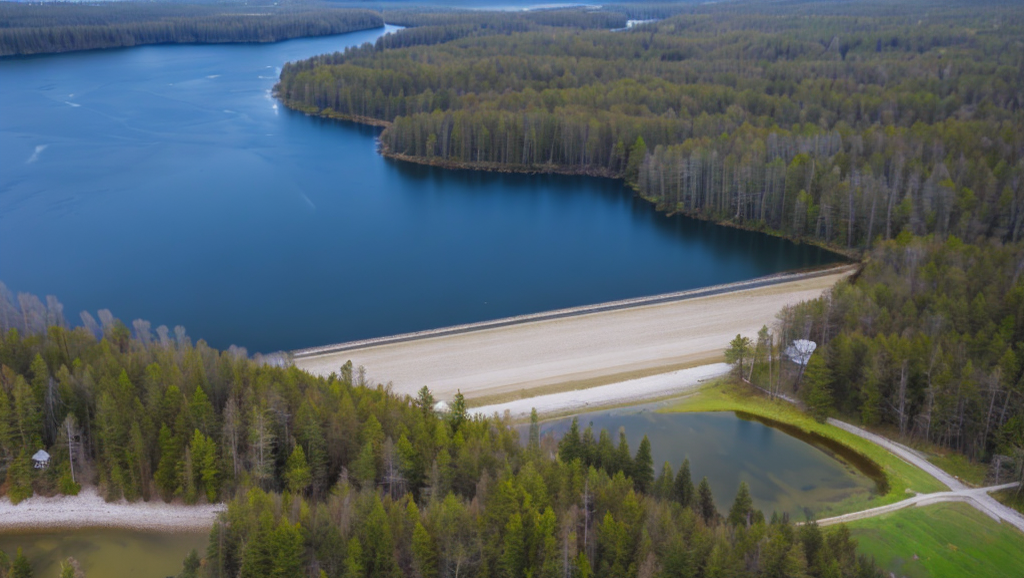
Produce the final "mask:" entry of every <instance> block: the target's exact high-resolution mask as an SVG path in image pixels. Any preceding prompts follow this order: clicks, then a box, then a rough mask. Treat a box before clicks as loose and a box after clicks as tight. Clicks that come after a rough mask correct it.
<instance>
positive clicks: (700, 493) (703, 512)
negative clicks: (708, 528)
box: [697, 477, 718, 525]
mask: <svg viewBox="0 0 1024 578" xmlns="http://www.w3.org/2000/svg"><path fill="white" fill-rule="evenodd" d="M697 513H698V514H700V517H701V519H703V520H704V523H705V524H708V525H710V524H711V523H713V522H714V521H715V519H716V518H718V509H717V508H715V497H714V495H712V493H711V484H709V483H708V479H707V477H704V478H703V479H702V480H701V481H700V484H698V485H697Z"/></svg>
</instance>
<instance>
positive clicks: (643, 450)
mask: <svg viewBox="0 0 1024 578" xmlns="http://www.w3.org/2000/svg"><path fill="white" fill-rule="evenodd" d="M653 483H654V458H653V457H652V456H651V442H650V440H648V439H647V436H644V439H642V440H640V447H639V448H637V450H636V458H635V459H634V460H633V484H634V485H636V488H637V491H639V492H642V493H645V494H646V493H647V492H649V491H650V489H651V484H653Z"/></svg>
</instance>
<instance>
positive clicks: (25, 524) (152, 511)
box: [0, 488, 224, 533]
mask: <svg viewBox="0 0 1024 578" xmlns="http://www.w3.org/2000/svg"><path fill="white" fill-rule="evenodd" d="M223 510H224V505H223V504H204V505H196V506H187V505H184V504H173V503H172V504H167V503H164V502H163V501H160V500H156V501H152V502H131V503H130V502H126V501H124V500H122V501H119V502H107V501H105V500H104V499H103V498H102V497H101V496H100V495H99V494H98V493H97V492H96V489H95V488H83V489H82V491H81V492H80V493H79V494H78V495H77V496H54V497H50V498H47V497H44V496H33V497H31V498H29V499H27V500H23V501H22V502H20V503H18V504H16V505H15V504H12V503H11V501H10V500H9V499H8V498H6V497H4V498H2V499H0V533H11V532H20V531H29V530H71V529H80V528H121V529H125V530H133V531H139V532H199V531H205V530H209V529H210V527H211V526H213V522H214V520H216V518H217V514H218V513H220V512H222V511H223Z"/></svg>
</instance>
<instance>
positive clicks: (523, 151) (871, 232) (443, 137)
mask: <svg viewBox="0 0 1024 578" xmlns="http://www.w3.org/2000/svg"><path fill="white" fill-rule="evenodd" d="M685 8H686V11H683V12H682V13H677V14H675V15H672V16H670V17H668V18H665V19H663V20H660V21H658V22H655V23H651V24H647V25H645V26H641V27H639V28H636V29H631V30H629V31H622V32H612V31H604V30H588V29H586V27H585V26H584V25H577V26H575V27H571V26H570V27H560V28H553V27H550V26H540V27H538V26H539V25H537V24H531V25H530V26H529V27H527V26H519V28H528V29H526V30H519V29H518V28H516V29H514V30H513V29H511V28H507V29H503V28H502V27H503V26H506V27H511V26H512V24H513V23H514V22H516V20H514V19H513V17H512V16H504V15H501V14H490V15H486V16H484V15H480V16H475V17H474V18H476V19H477V22H476V23H474V24H473V25H471V26H464V27H459V26H457V25H452V26H449V27H444V26H440V25H434V24H430V25H427V26H426V27H425V28H423V29H422V30H420V29H418V28H410V29H406V30H403V31H400V32H399V33H397V34H392V35H389V36H388V37H386V39H382V40H380V41H378V43H377V44H376V45H369V44H368V45H365V46H363V47H359V48H353V49H350V50H347V51H346V52H344V53H336V54H333V55H324V56H320V57H316V58H313V59H309V60H306V61H302V62H297V63H289V64H288V65H287V66H286V67H285V68H284V70H283V72H282V75H281V80H280V83H279V85H278V87H277V92H278V94H279V96H280V97H281V98H282V100H283V101H284V102H285V103H286V104H287V105H289V106H291V107H293V108H297V109H300V110H303V111H306V112H311V113H322V114H326V115H328V116H342V117H350V118H356V119H359V118H371V119H375V120H378V121H385V122H388V123H391V125H390V127H389V128H388V129H387V130H386V131H385V132H384V133H383V134H382V135H381V137H380V138H381V143H382V145H383V146H384V148H385V150H386V152H388V153H390V154H395V155H400V156H402V157H403V158H412V159H414V160H419V161H421V162H428V163H434V164H441V165H450V166H468V167H477V168H492V169H500V170H507V169H513V170H540V171H544V170H558V171H562V172H566V171H568V172H578V173H583V174H595V175H605V176H614V177H620V178H623V179H625V181H626V182H627V183H629V184H630V185H631V186H633V187H634V188H636V190H638V191H639V193H640V194H642V195H643V196H645V197H647V198H648V199H650V200H652V201H654V202H655V203H657V204H658V205H659V207H661V208H662V209H664V210H666V211H670V212H682V213H686V214H690V215H694V216H699V217H702V218H709V219H713V220H716V221H724V222H732V223H736V224H739V225H742V226H744V227H750V228H755V229H762V230H766V231H771V232H776V233H779V234H783V235H787V236H791V237H795V238H805V239H813V240H815V241H819V242H823V243H826V244H829V245H831V246H835V247H842V248H847V249H851V250H856V251H860V250H867V249H869V248H870V247H871V245H872V243H874V242H875V240H876V239H877V238H882V239H892V238H894V237H895V236H896V235H897V234H898V233H899V232H900V231H902V230H904V229H908V230H910V231H911V232H913V233H914V234H916V235H926V234H929V233H936V234H938V235H940V236H941V235H947V234H955V235H957V236H959V237H960V238H962V239H964V240H966V241H968V242H973V241H976V240H978V239H984V238H996V239H1000V240H1005V241H1009V242H1013V241H1016V240H1018V239H1020V238H1021V234H1022V227H1024V185H1022V183H1024V159H1022V155H1021V152H1022V151H1024V140H1022V139H1024V120H1022V104H1024V102H1022V100H1021V94H1024V92H1022V90H1021V89H1022V85H1024V78H1022V73H1021V70H1024V60H1022V59H1024V56H1022V53H1021V52H1020V51H1019V50H1017V49H1015V48H1014V47H1015V46H1016V45H1015V43H1016V42H1017V40H1016V39H1017V38H1018V37H1019V36H1021V34H1022V33H1024V26H1022V24H1024V21H1022V17H1021V13H1020V12H1019V11H1017V10H1014V9H1012V7H1008V6H1004V5H1000V4H997V3H983V4H981V5H978V6H970V7H965V6H963V5H956V4H946V3H936V4H933V3H927V2H916V3H909V4H908V5H906V6H904V5H903V4H901V5H900V6H897V7H891V6H889V5H887V4H886V5H885V6H882V5H875V4H871V3H868V4H864V3H859V4H856V5H843V7H842V8H837V7H836V6H835V5H833V4H828V3H809V2H789V3H781V4H778V5H776V4H772V5H764V4H761V3H739V4H736V3H729V4H726V5H722V4H714V5H709V6H695V5H685ZM875 8H878V10H877V13H876V11H875V10H874V9H875ZM925 8H927V11H926V13H924V12H925ZM680 10H682V8H681V9H680ZM515 18H519V17H518V16H517V17H515ZM488 19H490V21H488ZM424 22H425V23H432V22H433V20H429V19H426V20H424ZM484 22H487V26H486V27H484V25H483V23H484ZM520 22H521V21H520ZM416 23H417V21H416V20H415V19H413V18H410V24H416ZM996 23H998V24H996ZM977 30H981V31H983V33H975V32H974V31H977Z"/></svg>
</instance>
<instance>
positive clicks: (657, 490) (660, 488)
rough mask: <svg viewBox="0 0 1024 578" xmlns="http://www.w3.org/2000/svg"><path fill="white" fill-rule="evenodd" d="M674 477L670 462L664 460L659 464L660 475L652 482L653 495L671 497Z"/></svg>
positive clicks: (664, 497)
mask: <svg viewBox="0 0 1024 578" xmlns="http://www.w3.org/2000/svg"><path fill="white" fill-rule="evenodd" d="M674 481H675V477H674V476H673V474H672V464H670V463H669V462H665V463H664V464H662V466H661V475H659V476H658V480H657V481H656V482H654V495H655V496H657V497H658V498H659V499H662V500H670V499H672V484H673V482H674Z"/></svg>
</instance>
